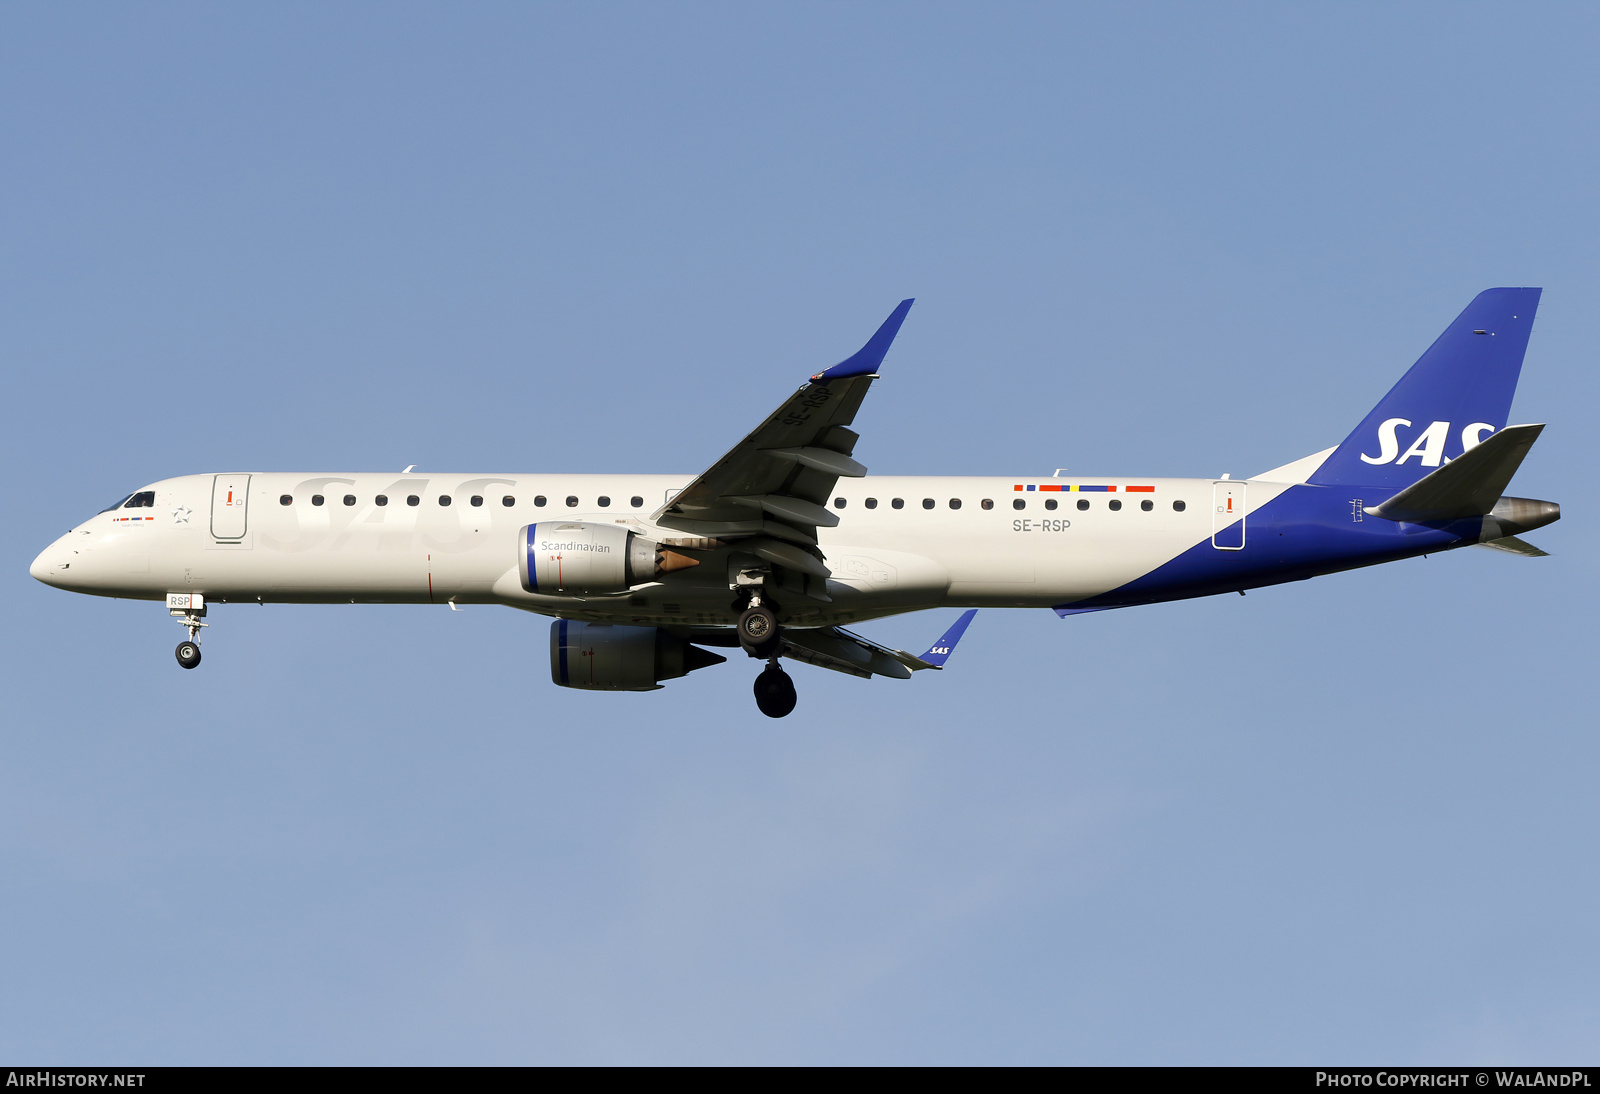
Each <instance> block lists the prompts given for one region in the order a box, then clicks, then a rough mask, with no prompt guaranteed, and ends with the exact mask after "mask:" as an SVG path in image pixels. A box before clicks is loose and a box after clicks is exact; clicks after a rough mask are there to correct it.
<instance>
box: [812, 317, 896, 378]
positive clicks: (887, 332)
mask: <svg viewBox="0 0 1600 1094" xmlns="http://www.w3.org/2000/svg"><path fill="white" fill-rule="evenodd" d="M912 303H913V300H902V301H900V306H899V307H897V308H895V310H894V311H892V312H890V313H889V318H887V319H885V320H884V321H883V326H881V327H879V328H878V333H877V334H874V335H873V336H872V337H871V338H869V339H867V344H866V345H864V346H862V347H861V348H860V349H859V350H857V351H856V353H855V354H854V356H851V357H846V358H845V359H844V360H843V361H840V362H839V363H838V364H837V365H834V366H833V367H832V368H830V369H824V370H823V371H822V372H819V373H817V374H816V375H815V376H813V377H811V380H812V382H813V383H815V382H816V381H818V380H842V379H844V378H845V377H846V376H865V375H866V374H867V373H869V372H877V371H878V366H879V365H881V364H883V357H884V354H886V353H888V352H889V347H890V345H892V344H893V343H894V336H895V335H897V334H899V333H900V324H901V323H904V322H905V321H906V313H907V312H908V311H910V310H911V305H912Z"/></svg>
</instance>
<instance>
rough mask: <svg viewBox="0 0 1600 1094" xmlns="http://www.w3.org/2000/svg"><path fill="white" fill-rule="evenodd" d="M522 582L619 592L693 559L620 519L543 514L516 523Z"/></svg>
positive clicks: (547, 589)
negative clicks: (519, 525) (559, 518)
mask: <svg viewBox="0 0 1600 1094" xmlns="http://www.w3.org/2000/svg"><path fill="white" fill-rule="evenodd" d="M520 538H521V541H522V544H521V545H522V550H521V551H520V552H518V554H519V555H520V558H521V561H520V569H521V571H522V587H523V588H524V589H526V590H528V592H530V593H542V594H544V595H546V596H582V595H583V594H585V593H589V594H594V595H600V596H604V595H608V594H616V593H625V592H627V591H628V590H629V589H630V588H632V587H633V586H635V585H642V584H644V583H645V582H647V581H654V580H655V579H656V576H657V575H658V574H661V573H670V572H671V571H673V570H681V569H683V568H684V567H686V566H698V565H699V564H700V563H699V560H698V559H693V558H689V557H687V556H685V555H680V554H678V553H677V552H675V551H666V550H662V548H661V545H660V544H658V543H656V541H655V540H653V539H645V538H644V537H643V536H641V535H639V534H638V533H637V532H630V531H628V529H627V528H624V527H623V526H622V525H620V524H592V523H588V522H585V521H570V520H567V521H557V520H546V521H540V522H539V523H538V524H530V525H528V526H526V527H525V528H523V529H522V534H521V537H520Z"/></svg>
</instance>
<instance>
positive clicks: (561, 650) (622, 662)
mask: <svg viewBox="0 0 1600 1094" xmlns="http://www.w3.org/2000/svg"><path fill="white" fill-rule="evenodd" d="M726 660H727V658H726V657H721V656H718V655H717V654H714V653H712V652H711V651H710V650H703V649H701V648H700V647H699V646H695V645H691V644H690V643H689V641H688V639H685V638H679V637H678V636H677V635H675V634H670V633H668V632H667V631H664V630H662V629H661V628H659V627H624V626H621V625H616V624H611V623H583V622H578V621H574V620H570V619H558V620H556V621H555V622H554V623H552V624H550V679H552V680H554V681H555V682H556V683H557V684H560V685H561V686H562V687H564V688H582V689H584V690H585V691H655V690H656V689H657V688H659V687H660V686H661V681H663V680H674V679H676V678H678V677H679V676H687V675H689V673H691V672H693V671H694V670H695V669H703V668H705V667H706V666H707V665H720V664H722V662H724V661H726Z"/></svg>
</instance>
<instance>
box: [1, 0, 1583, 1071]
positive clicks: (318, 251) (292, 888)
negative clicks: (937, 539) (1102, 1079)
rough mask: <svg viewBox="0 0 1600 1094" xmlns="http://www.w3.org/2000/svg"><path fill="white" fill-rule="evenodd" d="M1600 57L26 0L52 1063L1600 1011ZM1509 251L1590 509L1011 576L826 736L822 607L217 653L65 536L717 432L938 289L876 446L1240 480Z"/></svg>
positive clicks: (454, 1056) (1330, 1043)
mask: <svg viewBox="0 0 1600 1094" xmlns="http://www.w3.org/2000/svg"><path fill="white" fill-rule="evenodd" d="M1596 56H1600V16H1597V14H1596V12H1595V11H1594V9H1593V7H1592V6H1589V5H1578V4H1541V5H1510V4H1469V3H1451V4H1427V3H1410V4H1404V5H1393V4H1381V5H1380V4H1356V3H1352V4H1322V5H1315V4H1300V5H1288V4H1208V5H1178V4H1097V5H1082V4H1012V5H994V4H983V5H977V4H970V5H960V4H932V3H919V4H767V5H721V4H676V5H665V4H649V5H632V4H609V5H576V4H567V5H536V4H456V5H429V4H399V3H386V4H360V3H345V4H338V5H326V4H292V3H283V4H272V5H254V6H247V5H191V4H136V5H120V6H87V5H77V6H64V5H56V4H25V3H16V4H9V5H6V6H5V8H4V9H3V10H0V136H3V146H4V147H5V148H6V150H7V151H6V154H5V156H4V157H3V159H0V208H3V210H4V213H3V216H0V253H3V255H4V261H3V263H0V354H3V356H0V360H3V361H4V368H3V369H0V376H3V383H4V406H5V423H6V428H5V429H4V431H3V435H0V436H3V439H0V443H3V445H4V456H5V464H6V468H7V470H8V472H9V475H8V482H9V487H10V490H11V499H12V512H13V515H12V517H11V518H10V519H9V520H8V521H7V522H6V525H5V532H4V538H3V544H4V555H3V558H4V563H5V565H4V569H3V571H0V573H3V575H4V576H3V579H0V580H3V581H4V583H5V584H4V588H6V589H7V590H9V592H10V593H11V594H12V595H11V598H10V610H9V611H8V612H7V613H6V614H5V618H6V621H5V623H4V624H0V634H3V636H4V637H3V641H4V647H3V652H4V657H3V659H0V666H3V667H0V674H3V681H4V685H5V691H6V693H7V694H8V695H9V696H10V713H9V714H8V716H7V717H6V719H5V722H4V729H3V731H0V785H3V786H4V787H5V792H4V793H3V794H0V940H3V941H0V1057H4V1058H6V1059H10V1060H27V1061H29V1062H40V1063H44V1062H49V1063H107V1062H142V1063H152V1064H160V1063H1011V1062H1015V1063H1360V1062H1378V1063H1427V1062H1451V1063H1489V1062H1521V1063H1550V1062H1556V1061H1572V1060H1588V1059H1592V1058H1593V1057H1594V1056H1595V1055H1596V1050H1597V1049H1600V1033H1597V1032H1596V1031H1597V1029H1600V989H1597V988H1596V987H1595V985H1596V984H1597V983H1600V947H1597V945H1596V942H1595V936H1594V926H1593V925H1594V923H1595V922H1596V920H1597V919H1600V879H1597V876H1596V871H1595V863H1596V862H1597V860H1600V834H1597V833H1600V803H1597V800H1596V798H1595V795H1594V792H1593V788H1594V773H1595V771H1596V768H1597V766H1600V744H1597V741H1596V736H1597V734H1596V725H1595V717H1594V713H1593V712H1594V710H1595V708H1596V700H1597V698H1600V696H1597V694H1596V692H1597V687H1596V677H1595V673H1594V670H1593V664H1594V660H1595V655H1596V652H1597V649H1596V640H1595V636H1594V626H1593V620H1594V618H1595V617H1596V611H1597V609H1600V596H1597V592H1600V589H1597V567H1596V562H1595V556H1594V552H1593V549H1592V546H1591V545H1592V543H1593V542H1594V539H1595V532H1596V528H1595V519H1594V516H1593V512H1592V509H1593V506H1592V505H1591V504H1590V503H1591V502H1592V500H1593V498H1594V494H1595V491H1594V485H1593V483H1594V473H1595V472H1594V460H1593V456H1592V455H1590V454H1586V453H1588V452H1589V450H1588V449H1587V448H1586V447H1585V446H1586V445H1587V444H1588V443H1590V440H1591V439H1592V438H1593V437H1594V436H1595V435H1596V430H1597V425H1600V422H1597V413H1596V405H1597V403H1596V395H1597V390H1596V389H1597V385H1596V380H1595V376H1594V369H1593V368H1592V366H1591V360H1592V356H1593V342H1594V334H1593V332H1594V331H1595V330H1596V329H1600V309H1597V303H1596V302H1597V299H1600V268H1597V254H1600V252H1597V248H1596V241H1597V239H1600V223H1597V221H1600V218H1597V215H1596V201H1595V192H1596V191H1595V180H1596V178H1600V153H1597V149H1600V140H1597V138H1600V132H1597V122H1600V96H1597V93H1600V78H1597V75H1596V73H1597V68H1596V65H1595V64H1594V58H1595V57H1596ZM1493 285H1541V286H1543V287H1544V288H1545V290H1546V293H1545V297H1544V303H1543V305H1542V308H1541V312H1540V315H1539V318H1538V322H1537V324H1536V326H1535V330H1534V335H1533V340H1532V343H1531V346H1530V349H1529V353H1528V358H1527V364H1526V367H1525V370H1524V375H1523V381H1522V385H1521V388H1520V391H1519V394H1518V398H1517V402H1516V405H1515V407H1514V411H1513V419H1514V420H1518V421H1542V422H1548V423H1549V428H1548V429H1547V431H1546V432H1545V434H1544V437H1543V438H1542V439H1541V441H1540V442H1539V445H1538V446H1537V447H1536V448H1535V450H1534V452H1533V454H1532V456H1531V457H1530V458H1529V459H1528V461H1527V463H1526V464H1525V465H1524V468H1523V470H1522V472H1521V473H1520V474H1519V476H1518V479H1517V481H1516V483H1515V487H1514V490H1515V492H1517V493H1521V494H1524V495H1527V496H1532V497H1540V498H1550V499H1554V500H1558V501H1560V502H1562V503H1563V505H1564V506H1565V510H1564V512H1565V514H1566V515H1565V517H1564V519H1563V520H1562V521H1561V522H1560V523H1559V524H1557V525H1554V526H1552V527H1550V528H1547V529H1543V530H1541V531H1539V532H1537V533H1535V534H1533V535H1531V536H1530V538H1531V539H1533V540H1535V541H1536V542H1538V543H1539V544H1540V545H1541V546H1543V547H1545V548H1546V549H1547V550H1549V551H1551V552H1552V557H1550V558H1547V559H1541V560H1525V559H1519V558H1513V557H1509V556H1501V555H1498V554H1495V553H1491V552H1488V551H1479V550H1470V551H1463V552H1456V553H1454V554H1451V555H1446V556H1438V557H1433V558H1429V559H1427V560H1416V561H1411V562H1405V563H1399V564H1394V565H1390V566H1387V567H1382V568H1378V569H1374V570H1369V571H1364V572H1357V573H1351V574H1344V575H1338V576H1334V577H1328V578H1322V579H1318V580H1316V581H1312V582H1306V583H1300V584H1297V585H1294V586H1291V587H1284V588H1278V589H1270V590H1261V591H1258V592H1256V593H1252V594H1251V595H1250V596H1248V597H1246V598H1243V599H1240V598H1238V597H1221V598H1213V599H1210V600H1202V601H1196V602H1190V603H1181V604H1171V605H1158V606H1151V607H1143V608H1134V609H1128V610H1124V611H1117V612H1107V613H1102V614H1098V615H1092V616H1087V617H1081V618H1074V619H1069V620H1060V619H1057V618H1056V617H1054V616H1053V615H1051V614H1050V613H1048V612H1042V611H1041V612H1006V611H985V612H980V613H979V616H978V619H977V621H976V622H975V623H974V625H973V627H972V629H971V630H970V631H969V632H968V635H967V637H966V639H965V641H964V643H963V645H962V647H961V649H960V651H959V652H958V655H957V656H956V657H955V658H954V659H953V660H952V662H951V667H950V670H949V671H947V672H945V673H943V674H939V675H938V676H937V678H934V679H927V678H926V677H927V676H931V675H933V674H922V675H920V676H919V678H917V679H915V680H912V681H910V682H907V683H903V684H902V683H897V682H894V681H874V682H871V683H867V682H863V681H859V680H855V679H849V678H844V677H841V676H838V675H837V674H832V673H825V672H822V671H819V670H811V669H807V668H805V667H803V666H797V667H796V668H795V670H794V674H795V677H796V682H797V684H798V686H799V690H800V697H801V699H800V707H799V709H798V710H797V712H796V713H795V714H794V715H793V716H792V717H790V718H789V719H787V720H785V721H783V722H781V723H774V722H769V721H768V720H766V719H764V718H761V717H760V716H759V715H757V714H756V713H755V712H754V710H753V706H752V703H751V700H750V695H749V682H750V680H749V678H750V677H751V676H752V675H753V672H754V666H753V665H739V664H736V663H735V664H730V665H727V666H723V667H721V668H719V669H712V670H707V671H704V672H700V673H696V674H695V675H694V676H693V677H690V678H688V679H685V680H681V681H676V682H673V683H672V684H670V685H669V686H668V687H667V688H666V689H665V690H663V691H660V692H656V693H652V694H646V695H617V696H607V695H585V694H581V693H573V692H566V691H563V690H562V689H558V688H556V687H554V686H553V685H551V684H550V682H549V679H548V672H547V669H546V667H545V666H546V664H547V658H546V653H545V650H546V640H547V639H546V627H545V626H544V624H543V622H542V621H540V620H539V619H536V618H531V617H528V616H525V615H523V614H522V613H517V612H513V611H507V610H501V609H489V608H478V609H474V610H469V611H462V612H457V613H453V614H452V613H449V612H447V611H444V610H442V609H424V608H415V607H410V608H408V607H389V608H384V607H361V608H356V607H289V606H269V607H265V608H247V607H243V606H239V607H234V608H228V609H223V610H219V611H217V612H215V613H213V616H212V623H213V626H212V627H211V629H210V630H209V632H208V634H207V639H208V641H207V645H206V647H205V648H206V662H205V665H204V666H203V667H202V668H201V669H200V670H199V671H196V672H193V673H186V672H183V671H182V670H181V669H179V668H178V666H177V665H176V663H175V662H174V660H173V657H172V647H173V645H174V644H175V643H176V642H177V640H178V639H179V638H180V637H181V632H180V631H179V629H178V628H177V627H176V626H175V625H174V624H173V623H172V622H170V621H169V620H168V619H167V617H166V615H165V612H164V610H163V609H162V608H161V607H159V606H156V605H152V604H146V603H133V602H121V601H104V600H99V599H94V598H86V597H76V596H71V595H69V594H65V593H61V592H59V591H56V590H53V589H49V588H46V587H44V586H42V585H39V584H37V583H35V582H33V581H32V580H31V579H30V578H29V577H28V576H27V565H28V562H29V561H30V560H31V559H32V558H33V556H34V555H35V554H36V553H37V552H38V551H39V550H40V549H41V548H42V547H44V546H45V545H46V544H47V543H49V542H50V541H51V540H52V539H53V538H54V537H55V536H57V535H59V534H60V533H61V532H62V531H64V530H65V529H66V528H68V527H70V526H71V525H72V524H74V523H77V522H78V521H80V520H82V519H84V518H85V517H87V516H88V515H89V514H91V513H92V512H94V511H95V510H96V509H98V508H99V507H101V506H103V505H104V504H106V503H107V502H109V501H111V500H112V499H113V498H115V497H118V496H120V495H121V494H125V493H127V492H128V491H130V490H132V489H134V488H135V487H137V486H139V485H141V484H143V483H146V482H149V481H153V480H156V479H159V478H163V477H166V476H170V475H177V474H186V473H194V472H205V471H221V470H234V469H240V468H248V469H261V470H308V471H310V470H385V469H390V468H393V469H399V468H400V467H403V466H405V465H407V464H412V463H415V464H418V465H420V466H421V467H423V468H425V469H430V470H439V471H477V470H484V471H496V470H514V471H535V470H549V471H588V470H594V471H618V472H625V471H681V472H684V473H694V472H696V471H698V470H700V469H701V468H703V467H705V466H706V465H708V464H709V463H710V462H711V461H712V460H713V459H715V458H716V457H717V456H718V455H720V454H721V453H722V452H723V451H724V450H725V449H726V448H727V447H728V446H729V445H731V444H732V443H733V442H734V441H735V440H737V439H738V437H740V436H742V435H743V433H744V432H745V431H746V430H747V429H748V428H749V427H750V426H751V425H753V424H754V423H755V422H756V421H758V420H759V419H760V418H761V417H762V416H764V415H765V414H766V413H767V412H769V411H770V410H771V409H772V407H773V406H775V405H777V402H778V401H779V400H780V399H781V398H782V397H783V395H784V394H785V393H786V392H788V391H790V390H792V388H793V387H794V386H795V385H796V384H798V383H799V382H800V381H801V380H803V378H804V377H806V376H808V375H809V374H811V373H812V372H814V371H816V370H817V369H818V368H820V367H825V366H826V365H829V364H832V363H833V362H835V361H837V360H839V359H841V358H842V357H844V356H846V355H847V354H849V353H850V352H852V351H853V350H854V349H855V348H857V346H859V345H860V343H861V342H862V341H864V340H865V338H866V336H867V335H868V334H870V333H871V331H872V330H873V329H874V328H875V327H876V325H877V324H878V323H879V322H880V321H881V320H882V318H883V317H884V316H885V315H887V314H888V312H889V310H890V309H891V308H892V307H893V306H894V304H895V302H896V301H898V300H900V299H901V298H902V297H905V296H915V297H917V299H918V303H917V306H916V307H915V308H914V309H913V310H912V312H911V316H910V318H909V320H908V321H907V323H906V325H905V328H904V330H903V332H902V334H901V336H900V339H899V341H898V342H897V344H896V346H895V349H894V350H893V352H892V354H891V356H890V358H889V360H888V362H887V363H886V365H885V370H884V379H883V381H882V382H880V383H878V384H876V385H875V386H874V390H873V392H872V394H871V398H870V399H869V401H868V403H867V404H866V406H865V407H864V409H863V411H862V413H861V415H860V417H859V418H858V419H857V428H858V429H859V430H860V432H861V433H862V438H863V439H862V442H861V445H860V446H859V447H858V449H857V456H858V457H859V458H861V459H862V460H863V462H865V463H866V464H867V465H868V466H869V467H870V468H872V470H873V471H875V472H880V473H900V474H918V473H928V474H964V473H974V474H980V473H981V474H989V473H993V474H1003V475H1011V474H1048V473H1049V472H1050V471H1051V470H1052V469H1054V468H1057V467H1070V468H1072V469H1073V470H1075V471H1079V472H1082V473H1085V474H1094V473H1099V472H1104V473H1110V474H1128V475H1199V476H1206V475H1217V474H1220V473H1222V472H1229V473H1231V474H1233V475H1234V476H1236V477H1238V476H1243V475H1247V474H1250V473H1253V472H1258V471H1261V470H1264V469H1266V468H1269V467H1272V466H1275V465H1277V464H1280V463H1283V462H1286V461H1288V460H1291V459H1294V458H1297V457H1299V456H1302V455H1305V454H1307V453H1309V452H1312V451H1315V450H1318V449H1320V448H1323V447H1326V446H1327V445H1330V444H1333V443H1336V442H1337V441H1338V440H1339V439H1340V438H1342V437H1343V436H1344V434H1345V433H1346V432H1347V431H1348V430H1349V429H1350V428H1351V427H1352V426H1353V425H1354V424H1355V423H1356V422H1357V421H1358V420H1359V419H1360V418H1361V417H1362V415H1363V414H1364V413H1365V412H1366V411H1367V410H1368V409H1369V408H1370V407H1371V406H1372V405H1373V404H1374V403H1375V402H1376V401H1377V399H1378V398H1379V397H1380V396H1381V395H1382V393H1383V392H1384V391H1385V390H1387V388H1388V386H1389V385H1390V384H1391V383H1392V382H1393V381H1394V379H1395V378H1397V377H1398V376H1399V374H1400V373H1401V372H1402V371H1403V370H1404V369H1405V368H1406V367H1407V366H1408V365H1409V364H1410V363H1411V362H1412V361H1413V360H1414V359H1415V358H1416V357H1417V356H1418V355H1419V354H1420V353H1421V351H1422V350H1423V349H1424V348H1426V347H1427V345H1428V344H1429V342H1430V341H1431V340H1432V339H1433V338H1434V337H1435V336H1436V335H1437V334H1438V332H1439V331H1440V330H1442V329H1443V328H1444V326H1445V324H1446V323H1447V322H1448V321H1449V320H1450V319H1451V318H1453V317H1454V315H1455V314H1456V313H1457V311H1459V310H1460V308H1461V307H1462V306H1464V305H1465V304H1466V302H1467V301H1468V300H1470V299H1471V297H1472V296H1473V295H1474V294H1475V293H1476V292H1478V291H1479V290H1481V289H1483V288H1486V287H1489V286H1493ZM954 615H955V613H954V612H953V611H950V612H933V613H925V614H920V615H915V616H910V617H905V618H900V619H892V620H884V621H880V622H878V623H876V624H872V625H868V626H865V627H863V628H861V629H862V630H864V631H865V632H866V633H868V634H870V635H872V636H873V637H876V638H879V639H881V640H884V641H888V642H891V643H894V644H896V645H903V646H910V647H913V648H922V646H923V645H926V643H927V641H928V640H929V639H931V638H932V637H934V636H935V635H937V634H938V633H939V632H940V631H941V630H942V629H943V628H944V626H945V625H946V624H947V623H948V622H949V621H950V619H951V618H953V616H954ZM919 643H920V645H919Z"/></svg>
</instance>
